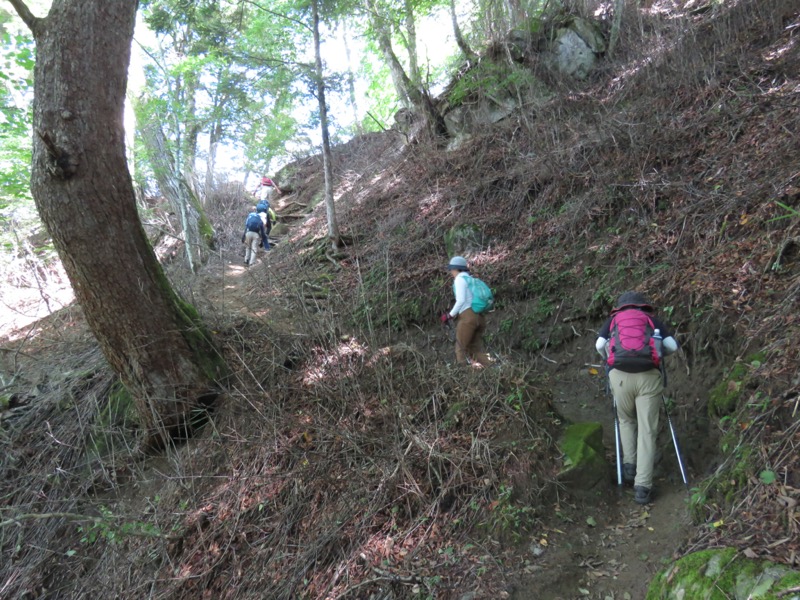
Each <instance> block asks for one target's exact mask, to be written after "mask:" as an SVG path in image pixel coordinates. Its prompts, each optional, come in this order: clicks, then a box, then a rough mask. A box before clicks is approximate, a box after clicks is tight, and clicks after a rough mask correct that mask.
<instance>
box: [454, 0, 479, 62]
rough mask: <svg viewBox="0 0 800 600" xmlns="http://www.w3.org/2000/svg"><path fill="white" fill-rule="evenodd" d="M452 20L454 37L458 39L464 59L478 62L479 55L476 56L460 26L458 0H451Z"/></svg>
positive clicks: (457, 42)
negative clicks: (457, 12)
mask: <svg viewBox="0 0 800 600" xmlns="http://www.w3.org/2000/svg"><path fill="white" fill-rule="evenodd" d="M450 19H451V21H452V22H453V35H454V36H455V38H456V44H458V48H459V49H460V50H461V53H462V54H463V55H464V58H466V59H467V60H468V61H470V62H474V61H476V60H477V59H478V55H477V54H475V51H474V50H473V49H472V48H471V47H470V45H469V44H468V43H467V40H466V39H464V34H463V33H462V32H461V27H460V26H459V24H458V16H457V15H456V0H450Z"/></svg>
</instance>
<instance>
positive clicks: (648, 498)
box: [633, 485, 653, 504]
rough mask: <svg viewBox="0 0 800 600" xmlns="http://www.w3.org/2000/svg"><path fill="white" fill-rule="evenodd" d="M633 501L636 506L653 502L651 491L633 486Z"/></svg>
mask: <svg viewBox="0 0 800 600" xmlns="http://www.w3.org/2000/svg"><path fill="white" fill-rule="evenodd" d="M633 501H634V502H636V504H650V503H651V502H652V501H653V490H651V489H650V488H646V487H643V486H641V485H635V486H633Z"/></svg>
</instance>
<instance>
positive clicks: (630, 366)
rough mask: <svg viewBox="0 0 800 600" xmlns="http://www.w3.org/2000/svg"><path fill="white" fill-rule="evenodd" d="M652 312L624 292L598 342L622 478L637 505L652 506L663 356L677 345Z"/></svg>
mask: <svg viewBox="0 0 800 600" xmlns="http://www.w3.org/2000/svg"><path fill="white" fill-rule="evenodd" d="M654 312H655V310H654V309H653V306H652V305H651V304H650V303H649V302H648V301H647V299H645V297H644V296H643V295H642V294H640V293H639V292H625V293H624V294H622V295H621V296H620V297H619V299H618V300H617V303H616V306H614V308H613V309H612V311H611V315H610V316H609V317H608V319H607V320H606V322H605V323H604V324H603V327H601V328H600V331H599V332H598V337H597V341H596V343H595V347H596V348H597V351H598V352H599V353H600V355H601V356H602V357H603V358H604V359H605V360H606V365H607V366H608V382H609V386H610V388H611V393H613V394H614V399H615V401H616V404H617V414H618V415H619V434H620V441H621V443H622V456H623V459H622V477H623V481H625V482H626V483H629V484H633V491H634V497H633V499H634V501H635V502H636V503H637V504H648V503H650V502H651V501H652V496H653V495H652V491H653V464H654V462H655V457H656V434H657V433H658V413H659V410H660V407H661V394H662V392H663V389H664V383H663V380H662V374H661V371H660V369H659V367H660V365H661V357H663V356H666V355H668V354H672V353H673V352H675V351H676V350H677V349H678V342H677V341H676V340H675V338H674V337H673V335H672V331H671V330H670V329H669V327H668V326H667V324H666V323H664V322H663V321H662V320H661V319H659V318H658V317H656V316H655V314H654ZM656 330H658V331H659V332H660V334H661V338H662V340H661V348H660V349H659V348H658V345H657V338H655V337H654V333H655V331H656ZM637 433H638V435H637Z"/></svg>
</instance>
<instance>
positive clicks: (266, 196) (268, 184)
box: [253, 176, 283, 203]
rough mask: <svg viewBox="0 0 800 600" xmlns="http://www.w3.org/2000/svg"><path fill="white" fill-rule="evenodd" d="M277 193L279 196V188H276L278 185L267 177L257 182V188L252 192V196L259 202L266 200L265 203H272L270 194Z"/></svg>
mask: <svg viewBox="0 0 800 600" xmlns="http://www.w3.org/2000/svg"><path fill="white" fill-rule="evenodd" d="M275 191H277V192H278V193H279V194H282V193H283V192H281V188H279V187H278V184H277V183H275V182H274V181H272V179H270V178H269V177H266V176H265V177H262V178H261V180H260V181H259V182H258V186H256V189H254V190H253V195H254V196H258V199H259V200H266V201H267V202H270V203H271V202H272V194H273V193H274V192H275Z"/></svg>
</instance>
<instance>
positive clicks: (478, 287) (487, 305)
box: [453, 275, 494, 315]
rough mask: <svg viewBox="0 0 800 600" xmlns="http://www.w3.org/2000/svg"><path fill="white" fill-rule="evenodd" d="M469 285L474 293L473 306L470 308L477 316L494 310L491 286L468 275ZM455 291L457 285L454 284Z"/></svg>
mask: <svg viewBox="0 0 800 600" xmlns="http://www.w3.org/2000/svg"><path fill="white" fill-rule="evenodd" d="M467 285H468V286H469V291H470V292H472V306H471V307H470V308H471V309H472V311H473V312H474V313H475V314H478V315H479V314H481V313H485V312H489V311H490V310H492V309H493V308H494V294H492V290H491V289H489V286H488V285H486V284H485V283H484V282H483V281H481V280H480V279H478V278H477V277H473V276H472V275H467ZM453 289H454V290H455V283H453Z"/></svg>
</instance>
